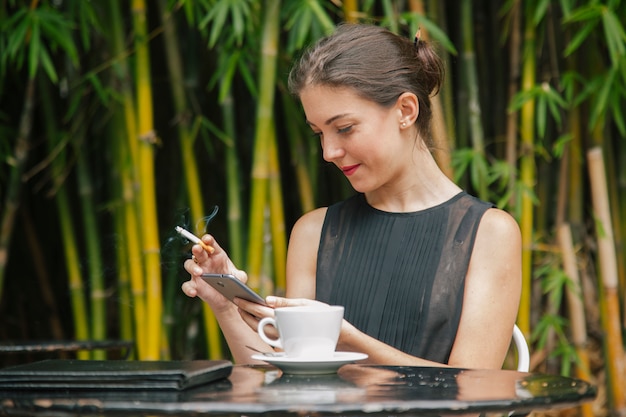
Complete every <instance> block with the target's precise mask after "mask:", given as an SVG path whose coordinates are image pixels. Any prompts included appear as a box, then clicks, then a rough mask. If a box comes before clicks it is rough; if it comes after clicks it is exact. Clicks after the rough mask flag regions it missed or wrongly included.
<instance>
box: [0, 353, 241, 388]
mask: <svg viewBox="0 0 626 417" xmlns="http://www.w3.org/2000/svg"><path fill="white" fill-rule="evenodd" d="M231 371H232V362H230V361H226V360H189V361H125V360H72V359H51V360H44V361H39V362H34V363H29V364H25V365H17V366H11V367H8V368H4V369H0V388H1V389H169V390H184V389H187V388H191V387H195V386H197V385H201V384H206V383H209V382H213V381H217V380H219V379H223V378H226V377H228V376H229V375H230V373H231Z"/></svg>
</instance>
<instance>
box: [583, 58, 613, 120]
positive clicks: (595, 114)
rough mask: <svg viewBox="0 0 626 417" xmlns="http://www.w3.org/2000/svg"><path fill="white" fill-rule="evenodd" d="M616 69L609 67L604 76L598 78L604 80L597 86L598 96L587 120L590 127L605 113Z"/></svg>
mask: <svg viewBox="0 0 626 417" xmlns="http://www.w3.org/2000/svg"><path fill="white" fill-rule="evenodd" d="M616 69H617V68H616V67H611V69H609V71H608V72H607V73H606V75H605V76H602V77H600V78H604V80H603V81H602V83H601V84H600V86H599V87H600V88H599V90H598V92H597V93H598V94H597V96H596V99H595V100H594V102H593V105H592V111H591V117H590V118H589V126H590V127H594V126H595V125H596V123H598V121H600V120H601V119H602V118H603V116H604V114H605V113H606V110H607V106H608V103H609V97H610V95H611V91H612V90H613V80H614V79H615V75H616Z"/></svg>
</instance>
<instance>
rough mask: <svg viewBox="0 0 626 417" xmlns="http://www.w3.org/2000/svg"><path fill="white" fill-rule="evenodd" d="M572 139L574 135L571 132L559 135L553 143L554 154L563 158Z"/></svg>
mask: <svg viewBox="0 0 626 417" xmlns="http://www.w3.org/2000/svg"><path fill="white" fill-rule="evenodd" d="M572 139H573V136H572V134H571V133H566V134H564V135H561V136H559V137H558V138H557V139H556V141H555V142H554V145H552V154H553V155H554V156H555V157H557V158H562V157H563V153H564V152H565V148H566V146H567V145H568V144H569V143H571V141H572Z"/></svg>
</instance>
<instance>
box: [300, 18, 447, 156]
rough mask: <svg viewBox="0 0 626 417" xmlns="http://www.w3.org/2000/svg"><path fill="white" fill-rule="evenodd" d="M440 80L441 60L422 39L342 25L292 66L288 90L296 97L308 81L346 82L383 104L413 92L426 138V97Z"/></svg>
mask: <svg viewBox="0 0 626 417" xmlns="http://www.w3.org/2000/svg"><path fill="white" fill-rule="evenodd" d="M442 81H443V64H442V62H441V59H440V58H439V57H438V56H437V55H436V54H435V53H434V52H433V50H432V49H431V47H430V46H429V45H428V44H426V43H425V42H424V41H422V40H418V41H417V42H415V43H414V41H413V40H412V39H411V40H409V39H406V38H403V37H401V36H398V35H396V34H394V33H392V32H391V31H389V30H387V29H385V28H382V27H379V26H373V25H364V24H343V25H341V26H339V27H338V28H337V30H336V31H335V32H334V33H333V34H332V35H330V36H328V37H326V38H322V39H321V40H319V41H318V42H317V43H316V44H315V45H313V46H312V47H311V48H310V49H308V50H307V51H306V52H305V53H304V55H303V56H302V57H301V58H300V60H299V61H298V62H297V63H296V64H295V65H294V67H293V69H292V70H291V72H290V74H289V90H290V91H291V93H292V94H294V95H295V96H297V97H299V96H300V93H301V92H302V90H303V89H304V88H306V87H307V86H309V85H327V86H330V87H348V88H351V89H352V90H354V91H355V92H356V93H357V94H359V95H360V96H361V97H363V98H364V99H367V100H371V101H373V102H376V103H378V104H380V105H381V106H383V107H389V106H392V105H393V104H394V103H395V102H396V100H397V99H398V97H399V96H400V95H401V94H402V93H405V92H410V93H413V94H415V95H416V96H417V98H418V100H419V116H418V118H417V121H416V122H415V123H416V125H417V130H418V133H420V135H421V136H422V138H424V139H425V140H427V141H430V138H429V136H430V135H428V131H429V126H430V120H431V118H432V110H431V103H430V96H431V95H432V94H436V93H437V92H438V91H439V87H440V85H441V82H442ZM428 145H431V144H430V143H429V144H428Z"/></svg>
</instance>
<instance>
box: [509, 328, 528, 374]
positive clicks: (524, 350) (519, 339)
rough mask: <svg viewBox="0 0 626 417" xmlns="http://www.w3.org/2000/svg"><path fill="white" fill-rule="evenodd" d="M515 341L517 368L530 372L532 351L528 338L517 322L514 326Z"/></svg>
mask: <svg viewBox="0 0 626 417" xmlns="http://www.w3.org/2000/svg"><path fill="white" fill-rule="evenodd" d="M513 342H515V348H516V349H517V370H518V371H520V372H528V370H529V369H530V352H529V350H528V344H527V343H526V338H525V337H524V334H523V333H522V331H521V330H520V329H519V327H517V324H516V325H514V326H513Z"/></svg>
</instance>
